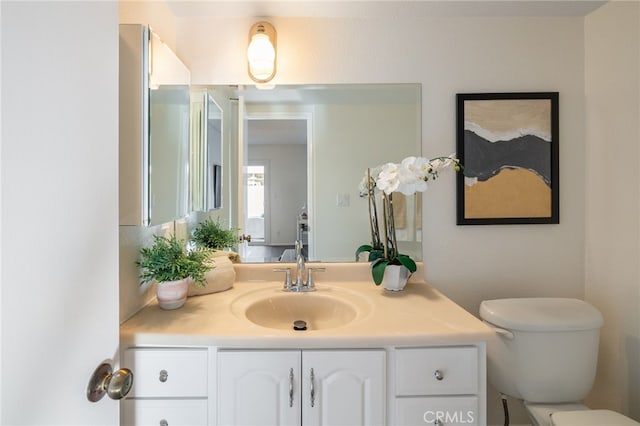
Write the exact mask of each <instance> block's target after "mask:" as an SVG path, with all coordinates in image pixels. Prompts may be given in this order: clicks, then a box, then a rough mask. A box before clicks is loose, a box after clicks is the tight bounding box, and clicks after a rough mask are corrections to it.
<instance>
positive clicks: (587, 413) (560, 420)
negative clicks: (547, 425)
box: [551, 410, 640, 426]
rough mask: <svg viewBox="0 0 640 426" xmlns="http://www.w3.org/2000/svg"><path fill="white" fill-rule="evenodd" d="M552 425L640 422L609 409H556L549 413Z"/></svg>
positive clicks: (619, 425) (628, 424)
mask: <svg viewBox="0 0 640 426" xmlns="http://www.w3.org/2000/svg"><path fill="white" fill-rule="evenodd" d="M551 424H552V425H554V426H602V425H610V426H633V425H636V426H637V425H640V423H638V422H636V421H635V420H632V419H630V418H629V417H626V416H623V415H622V414H620V413H616V412H615V411H610V410H580V411H557V412H555V413H553V414H552V415H551Z"/></svg>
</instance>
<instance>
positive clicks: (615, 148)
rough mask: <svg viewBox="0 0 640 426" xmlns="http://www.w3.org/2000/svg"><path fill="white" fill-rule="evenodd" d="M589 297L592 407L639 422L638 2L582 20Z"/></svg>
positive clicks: (618, 4) (615, 5)
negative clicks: (597, 327)
mask: <svg viewBox="0 0 640 426" xmlns="http://www.w3.org/2000/svg"><path fill="white" fill-rule="evenodd" d="M585 75H586V78H585V93H586V98H587V102H586V117H585V123H586V136H587V139H586V141H587V159H586V170H587V173H586V182H587V203H586V212H587V214H586V281H585V298H586V300H587V301H588V302H590V303H592V304H593V305H595V306H596V307H597V308H598V309H599V310H600V311H601V312H602V313H603V315H604V318H605V324H604V327H603V329H602V333H601V338H600V359H599V365H598V374H597V378H596V385H595V387H594V389H593V392H592V393H591V396H590V397H589V400H588V402H589V403H590V404H591V405H592V406H594V407H606V408H611V409H615V410H619V411H622V412H624V413H627V414H630V415H631V416H632V417H634V418H635V419H637V420H640V404H639V403H638V401H640V271H639V269H638V267H639V262H638V258H639V256H640V172H639V170H638V162H639V160H640V128H639V118H640V3H637V2H613V3H609V4H607V5H606V6H604V7H602V8H601V9H599V10H597V11H595V12H594V13H592V14H591V15H589V16H588V17H587V18H586V19H585Z"/></svg>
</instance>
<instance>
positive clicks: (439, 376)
mask: <svg viewBox="0 0 640 426" xmlns="http://www.w3.org/2000/svg"><path fill="white" fill-rule="evenodd" d="M433 375H434V376H435V378H436V380H438V381H440V380H442V379H444V374H442V371H440V370H436V371H434V372H433Z"/></svg>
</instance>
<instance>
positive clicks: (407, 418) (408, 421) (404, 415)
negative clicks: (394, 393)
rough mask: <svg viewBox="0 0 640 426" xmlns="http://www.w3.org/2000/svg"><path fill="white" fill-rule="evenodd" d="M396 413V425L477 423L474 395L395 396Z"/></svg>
mask: <svg viewBox="0 0 640 426" xmlns="http://www.w3.org/2000/svg"><path fill="white" fill-rule="evenodd" d="M396 413H397V415H396V416H397V418H396V421H395V422H393V423H394V424H396V425H398V426H415V425H425V424H427V425H442V426H445V425H446V426H450V425H464V426H470V425H478V424H479V422H478V398H477V397H475V396H447V397H437V396H434V397H412V398H396ZM438 421H440V423H438Z"/></svg>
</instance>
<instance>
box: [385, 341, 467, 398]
mask: <svg viewBox="0 0 640 426" xmlns="http://www.w3.org/2000/svg"><path fill="white" fill-rule="evenodd" d="M396 371H397V389H396V395H398V396H412V395H416V396H417V395H455V394H476V393H477V392H478V348H476V347H475V346H459V347H455V346H449V347H438V348H406V349H398V350H397V352H396Z"/></svg>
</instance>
